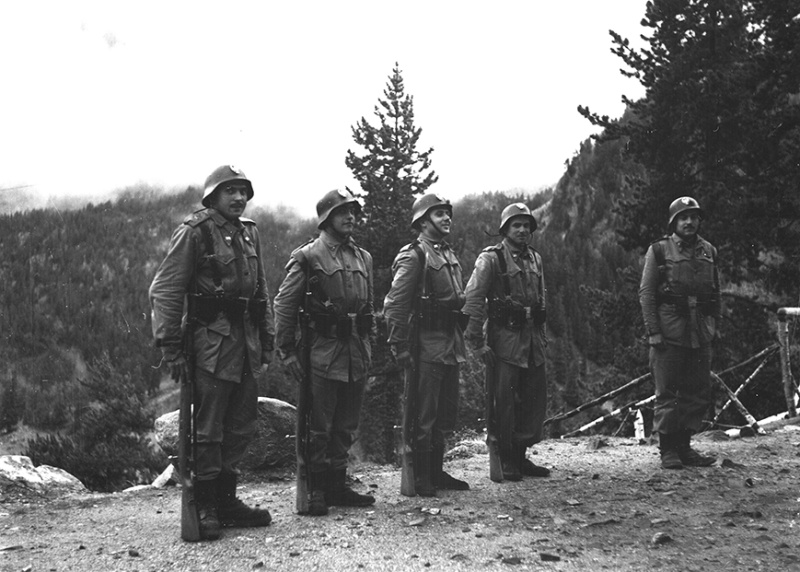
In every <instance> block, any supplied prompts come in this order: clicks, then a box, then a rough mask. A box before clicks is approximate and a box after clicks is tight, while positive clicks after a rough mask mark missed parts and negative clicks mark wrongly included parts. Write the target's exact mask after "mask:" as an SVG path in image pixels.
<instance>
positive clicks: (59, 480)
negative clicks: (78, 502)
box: [0, 455, 88, 493]
mask: <svg viewBox="0 0 800 572" xmlns="http://www.w3.org/2000/svg"><path fill="white" fill-rule="evenodd" d="M0 481H2V483H3V485H4V486H19V487H22V488H26V489H29V490H33V491H36V492H38V493H49V492H56V493H85V492H88V491H87V489H86V487H85V486H84V485H83V483H82V482H80V481H79V480H78V478H77V477H75V476H73V475H71V474H69V473H68V472H66V471H65V470H63V469H59V468H58V467H51V466H50V465H39V466H38V467H34V466H33V461H31V459H30V457H24V456H22V455H3V456H0Z"/></svg>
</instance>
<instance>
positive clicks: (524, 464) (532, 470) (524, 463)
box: [515, 445, 550, 477]
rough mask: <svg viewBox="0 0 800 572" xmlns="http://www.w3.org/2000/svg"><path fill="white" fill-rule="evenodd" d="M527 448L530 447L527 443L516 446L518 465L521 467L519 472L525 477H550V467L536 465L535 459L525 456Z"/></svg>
mask: <svg viewBox="0 0 800 572" xmlns="http://www.w3.org/2000/svg"><path fill="white" fill-rule="evenodd" d="M527 450H528V448H527V447H526V446H525V445H517V446H516V449H515V451H516V455H517V466H518V467H519V472H520V473H522V475H523V476H525V477H549V476H550V469H548V468H547V467H540V466H539V465H535V464H534V463H533V461H531V460H530V459H528V458H527V457H526V456H525V453H526V452H527Z"/></svg>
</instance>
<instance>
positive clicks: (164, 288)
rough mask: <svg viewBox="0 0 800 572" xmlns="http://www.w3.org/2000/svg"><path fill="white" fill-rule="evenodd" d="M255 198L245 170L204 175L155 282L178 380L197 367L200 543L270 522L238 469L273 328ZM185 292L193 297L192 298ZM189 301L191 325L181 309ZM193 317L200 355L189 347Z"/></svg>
mask: <svg viewBox="0 0 800 572" xmlns="http://www.w3.org/2000/svg"><path fill="white" fill-rule="evenodd" d="M252 198H253V186H252V184H251V182H250V181H249V180H248V179H247V178H246V177H245V175H244V173H243V172H242V171H241V170H239V169H237V168H236V167H232V166H229V165H223V166H222V167H219V168H217V169H215V170H214V172H212V173H211V175H209V176H208V178H207V179H206V182H205V188H204V191H203V199H202V205H203V207H205V208H204V209H202V210H199V211H197V212H195V213H194V214H193V215H191V216H189V217H187V218H186V220H184V222H183V224H182V225H180V226H179V227H178V228H177V229H176V230H175V232H174V233H173V235H172V240H171V241H170V245H169V249H168V251H167V255H166V258H164V261H163V262H162V263H161V266H160V267H159V269H158V271H157V272H156V276H155V278H154V279H153V283H152V285H151V286H150V302H151V304H152V309H153V333H154V335H155V340H156V345H157V346H158V347H160V348H161V351H162V352H163V356H164V360H165V361H166V363H167V364H168V366H169V369H170V373H171V375H172V378H173V379H174V380H175V381H176V382H178V381H180V382H181V383H187V382H188V381H189V375H188V374H189V366H188V362H187V360H188V359H191V360H193V363H194V371H195V380H194V383H195V390H194V394H195V402H194V407H195V412H196V413H195V415H196V420H195V424H196V425H195V426H196V432H197V440H196V458H195V461H196V476H195V479H196V482H195V498H196V502H197V505H198V512H199V518H200V535H201V538H203V539H208V540H214V539H216V538H218V537H219V534H220V525H221V526H266V525H268V524H269V523H270V521H271V517H270V514H269V511H267V510H265V509H258V508H250V507H248V506H246V505H245V504H244V503H243V502H242V501H241V500H239V499H238V498H237V497H236V484H237V475H238V470H237V465H238V464H239V462H240V461H241V459H242V456H243V455H244V452H245V450H246V448H247V445H248V444H249V443H250V441H251V440H252V439H253V437H254V436H255V433H256V421H257V415H258V409H257V408H258V387H257V383H256V379H255V374H257V373H258V372H259V370H260V368H261V366H262V365H266V364H269V362H270V361H271V359H272V349H273V338H274V325H273V317H272V312H271V311H270V309H269V293H268V292H267V282H266V278H265V274H264V264H263V261H262V259H261V243H260V241H259V236H258V229H257V228H256V225H255V222H253V221H252V220H250V219H247V218H244V217H242V214H243V213H244V210H245V207H246V206H247V202H248V201H249V200H250V199H252ZM187 298H188V301H187ZM187 306H188V307H192V308H194V310H193V312H192V313H193V315H192V316H191V318H193V319H192V320H191V321H190V322H189V321H187V319H186V317H185V316H184V308H185V307H187ZM187 323H191V324H193V326H192V331H189V332H188V333H189V335H191V336H192V339H193V344H192V346H193V348H194V355H192V356H187V355H184V353H183V347H184V346H183V345H182V339H183V336H184V333H185V330H184V329H185V328H186V324H187Z"/></svg>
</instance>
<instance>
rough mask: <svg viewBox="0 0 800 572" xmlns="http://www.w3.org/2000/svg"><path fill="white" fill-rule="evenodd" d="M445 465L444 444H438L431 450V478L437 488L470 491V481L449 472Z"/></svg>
mask: <svg viewBox="0 0 800 572" xmlns="http://www.w3.org/2000/svg"><path fill="white" fill-rule="evenodd" d="M443 466H444V446H436V447H434V448H433V450H432V451H431V480H432V481H433V486H434V487H436V488H437V489H443V490H450V491H468V490H469V483H467V482H466V481H462V480H460V479H457V478H455V477H453V476H452V475H449V474H447V472H446V471H445V470H444V469H443Z"/></svg>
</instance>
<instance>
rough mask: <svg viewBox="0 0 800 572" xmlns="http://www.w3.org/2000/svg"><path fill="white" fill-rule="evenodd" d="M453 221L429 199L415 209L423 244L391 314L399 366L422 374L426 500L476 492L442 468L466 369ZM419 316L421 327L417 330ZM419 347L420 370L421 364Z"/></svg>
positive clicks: (419, 422)
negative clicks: (446, 492) (451, 241)
mask: <svg viewBox="0 0 800 572" xmlns="http://www.w3.org/2000/svg"><path fill="white" fill-rule="evenodd" d="M452 216H453V207H452V206H451V205H450V202H449V201H447V200H445V199H443V198H441V197H439V196H437V195H434V194H428V195H423V196H421V197H420V198H418V199H417V200H416V201H415V202H414V205H413V207H412V216H411V226H412V227H413V228H414V229H416V230H417V231H419V237H418V238H417V239H416V240H415V241H414V242H413V243H411V244H409V245H407V246H404V247H403V248H402V249H400V252H399V253H398V254H397V256H396V257H395V260H394V263H393V264H392V286H391V288H390V290H389V293H388V294H387V295H386V299H385V301H384V307H383V310H384V315H385V317H386V325H387V328H388V333H389V343H390V344H391V347H392V352H393V353H394V355H395V357H396V359H397V362H398V364H400V365H401V366H402V367H405V368H406V369H409V368H411V367H416V368H418V371H417V374H416V377H417V379H418V388H417V390H418V391H417V395H416V396H415V399H414V400H413V401H414V402H416V404H417V414H416V423H415V425H416V431H415V433H416V437H415V442H414V445H413V447H412V448H413V450H414V454H415V460H414V480H415V487H414V488H415V493H416V494H418V495H420V496H435V495H436V489H437V488H439V489H452V490H467V489H469V484H467V483H466V482H464V481H461V480H459V479H456V478H454V477H452V476H451V475H449V474H448V473H447V472H445V471H444V470H443V468H442V464H443V460H444V449H445V442H446V439H447V437H448V436H449V435H450V434H451V433H452V432H453V430H454V429H455V423H456V414H457V412H458V381H459V364H461V363H463V362H464V361H466V357H465V355H466V354H465V351H464V333H463V328H464V326H465V325H466V324H465V323H464V320H463V318H466V316H465V315H464V314H462V312H461V307H462V306H463V305H464V300H465V298H464V291H463V287H462V278H461V264H460V263H459V262H458V259H457V258H456V256H455V254H454V253H453V251H452V250H451V249H450V246H449V245H448V244H447V242H445V240H444V239H445V238H446V237H447V235H449V234H450V226H451V222H452ZM418 304H419V305H418ZM415 308H417V309H418V312H414V309H415ZM412 314H416V315H415V316H414V318H413V320H414V321H417V320H418V321H419V323H412V319H411V318H412ZM410 331H416V332H418V338H419V339H417V340H411V339H409V338H410V335H409V334H410ZM414 344H416V345H417V348H418V350H417V353H418V356H419V357H418V361H419V362H418V363H413V361H414V358H413V357H412V353H411V346H412V345H414Z"/></svg>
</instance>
